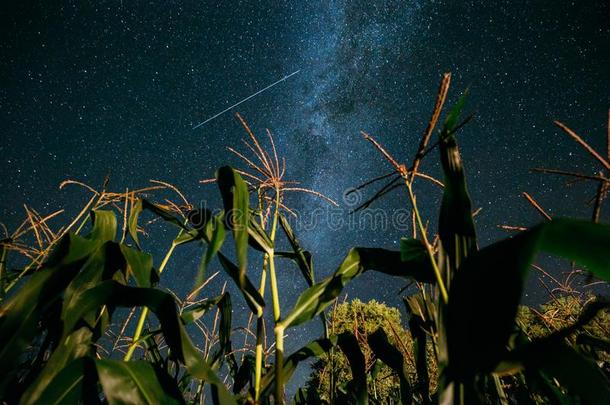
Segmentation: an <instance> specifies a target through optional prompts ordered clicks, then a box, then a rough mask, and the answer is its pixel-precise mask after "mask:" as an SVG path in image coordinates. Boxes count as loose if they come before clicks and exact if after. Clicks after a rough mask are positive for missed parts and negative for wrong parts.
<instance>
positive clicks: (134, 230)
mask: <svg viewBox="0 0 610 405" xmlns="http://www.w3.org/2000/svg"><path fill="white" fill-rule="evenodd" d="M141 212H142V200H141V199H138V200H137V201H136V203H135V204H134V205H133V207H132V208H131V212H130V213H129V219H128V221H127V231H128V232H129V235H130V236H131V239H132V240H133V242H134V243H135V244H136V247H137V248H138V249H139V250H142V248H141V246H140V240H139V238H138V219H139V218H140V213H141Z"/></svg>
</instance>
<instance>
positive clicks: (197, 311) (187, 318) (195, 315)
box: [180, 294, 224, 325]
mask: <svg viewBox="0 0 610 405" xmlns="http://www.w3.org/2000/svg"><path fill="white" fill-rule="evenodd" d="M223 298H224V294H222V295H218V296H216V297H213V298H206V299H204V300H203V301H201V302H200V303H198V304H197V305H193V306H191V307H189V308H188V309H186V310H184V311H182V314H181V315H180V318H182V322H184V323H185V324H187V325H188V324H190V323H193V322H195V321H196V320H198V319H199V318H201V317H202V316H204V315H205V314H207V313H208V312H210V309H212V308H214V307H215V306H216V305H218V303H219V302H220V301H221V300H222V299H223Z"/></svg>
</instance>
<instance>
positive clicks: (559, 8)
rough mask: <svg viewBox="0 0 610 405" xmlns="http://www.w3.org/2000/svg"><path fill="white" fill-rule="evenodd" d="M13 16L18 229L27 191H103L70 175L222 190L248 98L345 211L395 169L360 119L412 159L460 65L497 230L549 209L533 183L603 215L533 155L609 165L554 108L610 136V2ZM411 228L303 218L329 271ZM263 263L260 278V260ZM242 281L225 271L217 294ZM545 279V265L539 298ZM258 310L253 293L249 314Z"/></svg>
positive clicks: (6, 66) (7, 131)
mask: <svg viewBox="0 0 610 405" xmlns="http://www.w3.org/2000/svg"><path fill="white" fill-rule="evenodd" d="M7 3H13V5H9V4H7ZM15 4H18V5H15ZM0 32H1V39H0V83H1V85H0V136H1V139H2V142H1V144H0V172H1V173H2V177H1V178H0V186H1V189H2V192H3V198H2V199H1V200H0V221H2V222H4V223H5V224H7V226H9V228H11V227H14V226H15V225H16V224H17V223H18V222H19V221H20V220H21V219H22V218H23V215H24V214H23V208H22V205H23V204H27V205H28V206H31V207H33V208H35V209H37V210H39V211H40V212H42V213H49V212H51V211H53V210H54V209H56V208H66V209H68V210H69V211H70V212H77V210H78V208H79V207H80V206H82V204H83V203H84V201H86V199H87V197H88V196H87V195H86V194H85V193H84V192H83V191H82V190H78V189H76V188H71V189H66V190H63V191H60V190H59V189H58V185H59V183H60V182H61V181H62V180H64V179H66V178H73V179H78V180H82V181H84V182H86V183H89V184H91V185H93V186H99V185H100V184H101V183H102V181H103V179H104V176H105V175H106V174H107V173H108V172H111V183H110V184H111V188H112V189H114V190H124V189H125V188H126V187H129V188H134V187H136V186H141V185H145V184H146V182H147V181H148V179H159V180H165V181H169V182H172V183H174V184H176V185H177V186H179V187H180V188H181V189H182V190H183V191H184V192H185V194H186V195H187V196H188V198H189V199H190V200H192V201H196V202H197V203H203V202H206V203H207V204H208V205H210V206H218V205H219V198H218V192H217V189H216V187H215V186H214V185H201V184H199V183H198V181H199V180H201V179H204V178H209V177H212V176H213V173H214V170H215V169H216V168H218V167H219V166H221V165H224V164H232V165H238V164H240V162H239V160H238V159H236V158H235V157H234V156H232V155H230V154H229V153H228V152H227V151H226V149H225V147H226V146H233V147H236V146H237V147H240V142H241V141H240V139H242V138H244V137H245V136H246V134H245V133H244V131H243V129H242V128H241V127H240V125H239V123H238V122H237V120H236V119H235V117H234V115H233V114H234V113H235V112H239V113H240V114H242V115H243V116H244V117H245V118H246V120H247V121H248V122H249V123H250V125H251V126H252V128H253V129H254V131H255V132H256V133H257V134H259V135H260V137H261V138H263V137H264V130H265V128H269V129H270V130H271V131H272V132H273V134H274V136H275V139H276V142H277V145H278V149H279V153H280V154H281V155H282V156H285V157H286V160H287V163H288V170H287V176H286V177H287V178H288V179H294V180H299V181H300V182H301V183H302V185H303V186H304V187H309V188H313V189H315V190H318V191H320V192H322V193H324V194H326V195H328V196H329V197H331V198H334V199H335V200H337V201H339V202H341V203H342V206H343V207H344V210H343V211H342V213H341V215H342V216H343V217H344V218H346V217H347V214H346V212H347V210H345V207H346V204H345V202H344V198H343V194H344V192H345V191H346V190H348V189H349V188H350V187H353V186H356V185H358V184H360V183H361V182H363V181H365V180H367V179H369V178H372V177H375V176H377V175H381V174H384V173H386V172H388V171H389V169H390V168H389V166H388V165H387V163H386V162H385V161H384V160H383V159H382V158H381V157H380V155H379V154H378V153H377V152H376V151H374V150H373V148H372V147H371V145H370V144H369V143H367V142H365V141H364V140H363V139H362V136H361V135H360V133H359V131H360V130H365V131H367V132H369V133H371V134H372V135H374V136H375V137H376V138H377V139H378V140H379V141H380V142H381V143H382V144H383V145H385V146H386V147H387V149H388V150H390V151H391V152H392V153H393V154H394V155H395V157H396V158H398V159H399V160H402V161H404V162H406V163H409V162H410V161H411V159H412V157H413V155H414V153H415V151H416V149H417V145H418V143H419V139H420V137H421V135H422V133H423V131H424V129H425V126H426V124H427V122H428V119H429V117H430V114H431V112H432V107H433V105H434V98H435V95H436V90H437V87H438V83H439V81H440V78H441V75H442V73H443V72H447V71H450V72H452V73H453V80H452V87H451V89H450V92H449V100H448V103H449V104H451V103H453V102H455V100H456V99H457V97H458V96H459V94H460V93H461V92H462V91H463V90H464V89H465V88H467V87H468V88H469V89H470V98H469V103H468V106H467V111H468V112H476V119H475V121H474V122H473V123H472V124H470V125H469V126H468V127H466V128H465V129H464V130H463V131H462V132H461V133H460V135H459V142H460V146H461V151H462V154H463V157H464V160H465V163H466V170H467V176H468V181H469V187H470V192H471V197H472V198H473V201H474V205H475V206H476V207H482V211H481V213H480V214H479V216H478V217H477V227H478V231H479V237H480V243H481V244H482V245H485V244H488V243H490V242H491V241H494V240H496V239H498V238H500V237H504V236H506V235H507V233H506V232H505V231H502V230H500V229H498V228H497V226H496V225H498V224H513V225H531V224H533V223H535V222H537V221H539V220H540V216H539V215H538V214H537V213H536V212H535V211H534V210H533V209H532V208H531V207H530V206H529V205H528V204H527V202H526V201H525V200H524V199H523V197H521V196H520V193H521V192H522V191H527V192H529V193H530V194H532V195H533V196H534V197H535V198H536V199H537V200H538V201H539V202H540V204H541V205H542V206H543V207H545V208H546V209H548V211H549V212H550V213H551V214H552V215H570V216H589V215H590V214H589V213H590V210H591V208H590V207H589V206H587V201H588V200H589V199H590V198H591V197H592V196H593V194H594V192H595V186H594V185H592V184H576V185H573V186H571V187H566V186H565V184H564V183H565V179H561V178H557V177H550V176H548V175H541V174H535V173H530V172H529V169H530V168H532V167H536V166H547V167H553V168H562V169H565V170H573V171H582V172H585V173H588V174H593V173H595V172H597V171H598V170H599V169H600V168H599V167H598V165H597V163H596V162H595V161H594V160H593V159H592V158H591V157H590V156H588V155H587V154H586V153H584V152H582V151H581V149H579V147H578V146H577V145H576V144H575V143H574V142H573V141H572V140H570V139H569V138H568V137H567V136H565V135H564V134H563V133H561V132H560V131H559V130H558V129H557V128H556V127H554V126H553V124H552V120H553V119H559V120H561V121H563V122H565V123H566V124H567V125H568V126H570V127H571V128H572V129H574V130H575V131H576V132H577V133H579V134H580V135H582V136H583V137H584V138H585V139H586V140H587V141H588V142H590V144H592V145H593V146H594V147H596V148H597V149H598V150H601V151H604V150H605V131H606V124H607V119H608V117H607V114H608V108H609V107H610V80H609V76H610V6H609V3H608V2H607V1H598V2H594V1H577V2H566V1H533V2H522V1H512V2H509V1H480V2H456V1H434V2H432V1H431V2H423V1H376V2H370V1H364V0H353V1H322V2H317V1H295V2H281V1H252V2H241V1H240V2H230V1H184V2H177V1H147V2H144V1H119V0H114V1H63V2H62V1H51V2H45V1H18V2H17V1H13V2H8V1H5V2H2V5H0ZM297 70H300V72H299V73H298V74H296V75H294V76H292V77H291V78H289V79H288V80H286V81H284V82H282V83H279V84H278V85H276V86H274V87H272V88H270V89H269V90H267V91H265V92H263V93H261V94H260V95H258V96H256V97H254V98H252V99H251V100H249V101H247V102H245V103H243V104H241V105H239V106H238V107H237V108H236V109H235V110H233V111H231V112H229V113H226V114H224V115H221V116H219V117H218V118H216V119H214V120H212V121H211V122H209V123H207V124H205V125H203V126H201V127H199V128H197V129H196V130H193V129H192V128H193V127H194V126H196V125H197V124H198V123H200V122H202V121H204V120H205V119H207V118H209V117H211V116H213V115H214V114H216V113H218V112H220V111H222V110H223V109H225V108H227V107H229V106H231V105H233V104H235V103H237V102H238V101H240V100H242V99H244V98H246V97H247V96H249V95H251V94H253V93H255V92H257V91H258V90H260V89H262V88H264V87H265V86H267V85H269V84H271V83H273V82H275V81H277V80H279V79H281V78H282V77H284V76H286V75H288V74H290V73H292V72H295V71H297ZM241 149H242V150H243V147H241ZM437 160H438V155H437V153H433V154H431V155H430V156H429V157H427V158H426V160H425V162H424V165H423V167H424V170H425V171H426V172H428V173H430V174H433V175H436V176H437V177H440V171H439V166H438V164H437ZM372 191H373V190H370V191H369V192H368V193H371V192H372ZM417 191H418V195H419V198H418V202H419V203H420V206H421V207H422V210H423V214H424V216H425V217H426V218H427V219H429V220H430V221H431V226H433V227H434V226H435V223H436V216H437V209H438V203H439V200H440V193H439V192H438V190H437V189H435V188H434V187H431V186H428V185H426V184H424V183H422V182H420V183H419V186H418V189H417ZM367 195H368V194H365V195H363V196H362V197H363V198H365V197H366V196H367ZM287 203H288V204H289V206H291V207H293V208H294V209H296V210H298V211H299V212H302V213H303V214H306V213H308V212H311V211H312V210H314V209H315V210H324V209H325V208H326V207H327V205H326V204H325V203H324V202H322V201H320V200H318V199H316V198H313V197H310V196H306V195H297V194H293V195H292V196H291V197H289V198H288V200H287ZM407 204H408V200H407V196H406V192H405V190H403V189H399V190H396V191H394V192H393V193H392V194H391V195H390V196H388V197H387V198H385V199H383V200H381V201H380V202H379V203H378V204H376V205H375V206H374V207H375V208H378V209H383V210H384V211H386V212H387V213H389V215H391V213H392V210H393V209H397V208H404V207H407ZM604 218H608V215H604ZM159 232H160V233H162V235H163V239H162V240H160V241H159V240H157V241H146V243H148V245H147V246H148V247H149V248H150V249H151V250H152V251H153V252H154V253H155V263H157V264H158V263H159V261H160V260H161V258H160V255H161V254H162V253H163V252H164V249H166V247H167V244H168V243H169V240H171V237H172V236H173V235H174V233H175V230H173V229H171V228H167V229H166V228H161V227H160V228H159ZM409 233H410V231H409V230H408V229H406V230H405V229H402V230H401V229H395V228H393V227H389V228H388V229H386V230H384V231H380V230H371V229H353V228H351V229H350V228H349V227H340V228H339V229H332V228H331V227H330V226H329V224H328V223H324V221H322V222H320V223H319V225H318V226H317V227H316V228H315V229H314V230H313V231H312V230H310V231H303V232H300V233H299V237H300V239H301V242H302V244H303V246H304V247H305V248H306V249H309V250H311V251H312V252H313V254H314V261H315V266H316V274H317V277H318V278H321V277H323V276H326V275H328V274H330V273H331V272H332V271H333V270H334V269H335V267H336V266H337V265H338V264H339V263H340V261H341V260H342V258H343V256H344V255H345V253H346V252H347V251H348V249H349V248H350V247H352V246H356V245H361V246H379V247H386V248H392V247H397V241H398V239H399V238H400V236H402V235H405V234H409ZM199 254H200V252H199V251H198V250H196V249H195V248H185V249H183V250H181V251H180V252H179V253H178V255H177V256H176V257H175V258H174V259H173V260H172V262H171V263H170V265H169V268H168V269H167V270H166V273H164V275H163V279H162V285H165V286H171V287H172V288H173V289H175V290H177V291H179V292H180V291H187V290H188V289H189V288H190V287H191V283H192V275H193V273H194V271H195V267H196V263H197V261H198V260H199ZM281 267H283V268H280V269H279V272H280V275H279V282H280V285H281V286H282V293H283V296H282V299H283V310H284V311H287V310H288V309H289V307H290V306H291V305H292V303H293V302H294V300H295V299H296V296H297V293H298V292H300V291H301V290H302V289H303V288H304V286H305V283H304V282H303V281H302V280H301V276H300V274H299V272H298V270H297V269H296V267H295V266H293V265H292V264H289V263H284V264H282V266H281ZM213 270H215V269H213ZM250 271H251V276H252V278H253V280H256V281H255V282H256V283H258V272H259V270H257V269H256V268H252V269H251V270H250ZM558 271H559V270H558ZM225 280H226V278H225V277H224V276H221V277H219V278H218V279H217V280H215V284H214V283H213V285H211V286H210V290H209V291H210V294H212V293H213V292H214V290H215V289H216V290H217V289H218V288H220V287H221V285H222V283H223V282H224V281H225ZM216 281H218V282H217V283H216ZM403 286H404V283H403V282H402V281H400V282H397V281H396V280H395V279H391V278H389V277H380V276H378V275H373V274H370V275H369V274H367V275H365V276H364V277H362V278H361V279H359V280H357V281H356V282H355V283H354V284H353V285H352V286H350V287H349V288H348V289H347V292H348V294H349V296H350V297H354V296H358V297H360V298H361V299H371V298H375V299H377V300H381V301H385V302H387V303H389V304H392V305H396V306H398V305H401V304H400V300H399V295H398V291H399V289H400V288H401V287H403ZM539 291H540V287H539V285H538V284H536V283H532V284H531V288H530V290H529V291H528V297H530V298H529V299H535V297H536V295H537V294H542V293H541V292H539ZM234 297H235V298H234V300H235V304H234V305H235V306H236V307H237V308H243V307H244V304H243V302H242V301H241V298H240V297H238V295H237V294H235V295H234ZM532 297H534V298H532ZM526 299H527V298H526ZM243 316H244V315H243V311H241V312H240V311H236V323H239V322H240V321H243V319H242V318H243ZM292 333H293V334H296V335H297V336H298V337H299V338H297V339H290V338H289V339H288V342H289V344H288V347H287V349H288V351H291V350H293V349H294V348H295V347H297V346H298V345H300V344H301V343H302V342H303V341H304V340H305V339H308V338H311V337H313V336H315V334H317V333H319V327H318V325H317V324H316V325H310V326H307V327H303V328H299V330H297V331H294V332H292Z"/></svg>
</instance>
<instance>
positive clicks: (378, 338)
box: [368, 328, 413, 405]
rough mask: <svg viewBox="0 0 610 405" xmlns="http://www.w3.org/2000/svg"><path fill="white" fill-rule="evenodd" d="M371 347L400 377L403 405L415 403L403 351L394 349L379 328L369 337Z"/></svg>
mask: <svg viewBox="0 0 610 405" xmlns="http://www.w3.org/2000/svg"><path fill="white" fill-rule="evenodd" d="M368 343H369V347H370V348H371V350H372V351H373V353H375V356H377V358H378V359H379V360H381V361H383V362H384V363H385V364H387V365H388V367H390V368H391V369H392V370H394V372H395V373H396V374H397V375H398V378H399V380H400V400H401V401H402V404H403V405H408V404H411V403H412V402H413V393H412V391H411V384H410V383H409V375H408V374H407V368H406V363H405V359H404V356H403V355H402V353H401V351H400V350H398V349H397V348H396V347H394V346H393V345H392V344H391V343H390V341H389V340H388V336H387V335H386V333H385V332H384V331H383V329H381V328H379V329H377V330H376V331H375V332H373V333H371V334H370V335H369V336H368Z"/></svg>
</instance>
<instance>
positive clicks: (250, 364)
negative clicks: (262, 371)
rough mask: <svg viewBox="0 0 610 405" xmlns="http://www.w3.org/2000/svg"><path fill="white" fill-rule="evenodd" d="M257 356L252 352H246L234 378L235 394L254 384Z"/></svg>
mask: <svg viewBox="0 0 610 405" xmlns="http://www.w3.org/2000/svg"><path fill="white" fill-rule="evenodd" d="M254 364H255V358H254V356H253V355H252V354H250V353H246V355H245V356H244V360H243V361H242V363H241V365H240V366H239V369H238V370H237V373H236V374H235V376H234V378H233V394H239V393H240V392H241V391H242V390H243V389H244V388H245V387H246V386H247V385H248V384H250V386H252V381H253V380H254Z"/></svg>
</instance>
